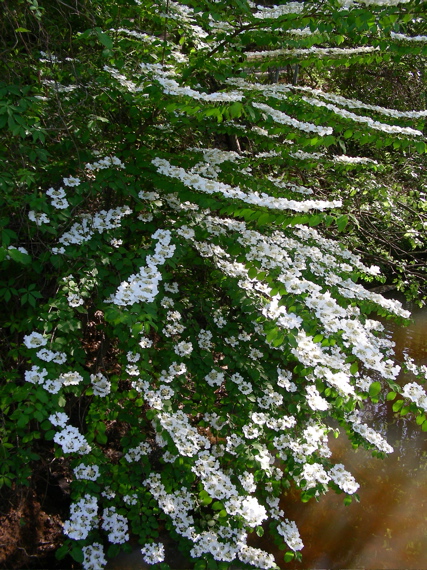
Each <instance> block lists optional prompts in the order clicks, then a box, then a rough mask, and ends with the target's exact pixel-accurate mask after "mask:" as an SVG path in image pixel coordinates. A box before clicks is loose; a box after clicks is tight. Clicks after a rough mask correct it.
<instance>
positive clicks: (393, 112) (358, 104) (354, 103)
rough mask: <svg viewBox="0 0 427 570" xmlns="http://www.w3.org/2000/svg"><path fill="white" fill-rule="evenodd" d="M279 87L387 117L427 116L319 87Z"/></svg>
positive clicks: (271, 87) (287, 85)
mask: <svg viewBox="0 0 427 570" xmlns="http://www.w3.org/2000/svg"><path fill="white" fill-rule="evenodd" d="M249 85H250V84H249ZM258 85H259V84H257V87H258ZM261 87H262V86H261ZM269 87H270V89H273V86H269ZM280 88H281V90H283V91H290V90H293V91H299V92H306V93H310V94H312V95H314V96H315V97H321V98H322V99H326V100H327V101H331V102H332V103H336V104H337V105H341V106H342V107H348V108H350V109H368V110H369V111H374V112H376V113H380V114H382V115H387V116H389V117H394V118H399V117H407V118H410V119H417V118H421V117H425V116H427V111H398V110H397V109H388V108H387V107H380V106H378V105H370V104H369V103H363V102H362V101H358V100H357V99H348V98H347V97H343V96H342V95H336V94H335V93H326V92H325V91H321V90H320V89H313V88H312V87H306V86H304V87H303V86H295V85H290V84H286V85H285V84H283V85H282V84H280Z"/></svg>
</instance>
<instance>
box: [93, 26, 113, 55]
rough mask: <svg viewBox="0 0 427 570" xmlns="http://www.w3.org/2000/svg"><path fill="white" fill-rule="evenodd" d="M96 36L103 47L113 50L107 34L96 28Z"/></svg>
mask: <svg viewBox="0 0 427 570" xmlns="http://www.w3.org/2000/svg"><path fill="white" fill-rule="evenodd" d="M96 34H97V36H98V40H99V41H100V42H101V44H102V45H103V46H105V47H106V48H107V49H109V50H112V49H113V41H112V39H111V38H110V36H109V35H108V34H106V33H105V32H103V31H101V30H100V28H96Z"/></svg>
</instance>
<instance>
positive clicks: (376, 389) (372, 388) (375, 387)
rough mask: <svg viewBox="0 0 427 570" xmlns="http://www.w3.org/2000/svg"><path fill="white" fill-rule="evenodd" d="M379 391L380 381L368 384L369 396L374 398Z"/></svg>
mask: <svg viewBox="0 0 427 570" xmlns="http://www.w3.org/2000/svg"><path fill="white" fill-rule="evenodd" d="M380 392H381V383H380V382H372V384H371V385H370V386H369V395H370V397H371V398H375V396H378V394H379V393H380Z"/></svg>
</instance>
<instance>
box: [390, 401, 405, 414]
mask: <svg viewBox="0 0 427 570" xmlns="http://www.w3.org/2000/svg"><path fill="white" fill-rule="evenodd" d="M403 403H404V402H403V400H397V402H394V404H393V406H392V410H393V412H398V411H399V410H400V409H401V407H402V406H403Z"/></svg>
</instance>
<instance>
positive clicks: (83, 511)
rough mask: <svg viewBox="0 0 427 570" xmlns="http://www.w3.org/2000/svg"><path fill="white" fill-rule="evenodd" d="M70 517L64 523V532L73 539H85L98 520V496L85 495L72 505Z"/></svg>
mask: <svg viewBox="0 0 427 570" xmlns="http://www.w3.org/2000/svg"><path fill="white" fill-rule="evenodd" d="M70 514H71V516H70V518H69V520H66V521H65V523H64V529H63V530H64V534H66V535H67V536H68V537H69V538H72V539H73V540H84V539H85V538H87V536H88V534H89V532H90V531H91V530H92V529H93V528H95V526H96V524H97V522H98V503H97V499H96V497H93V496H92V495H88V494H86V495H84V497H82V498H81V499H80V500H79V501H77V503H73V504H72V505H71V507H70Z"/></svg>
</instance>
